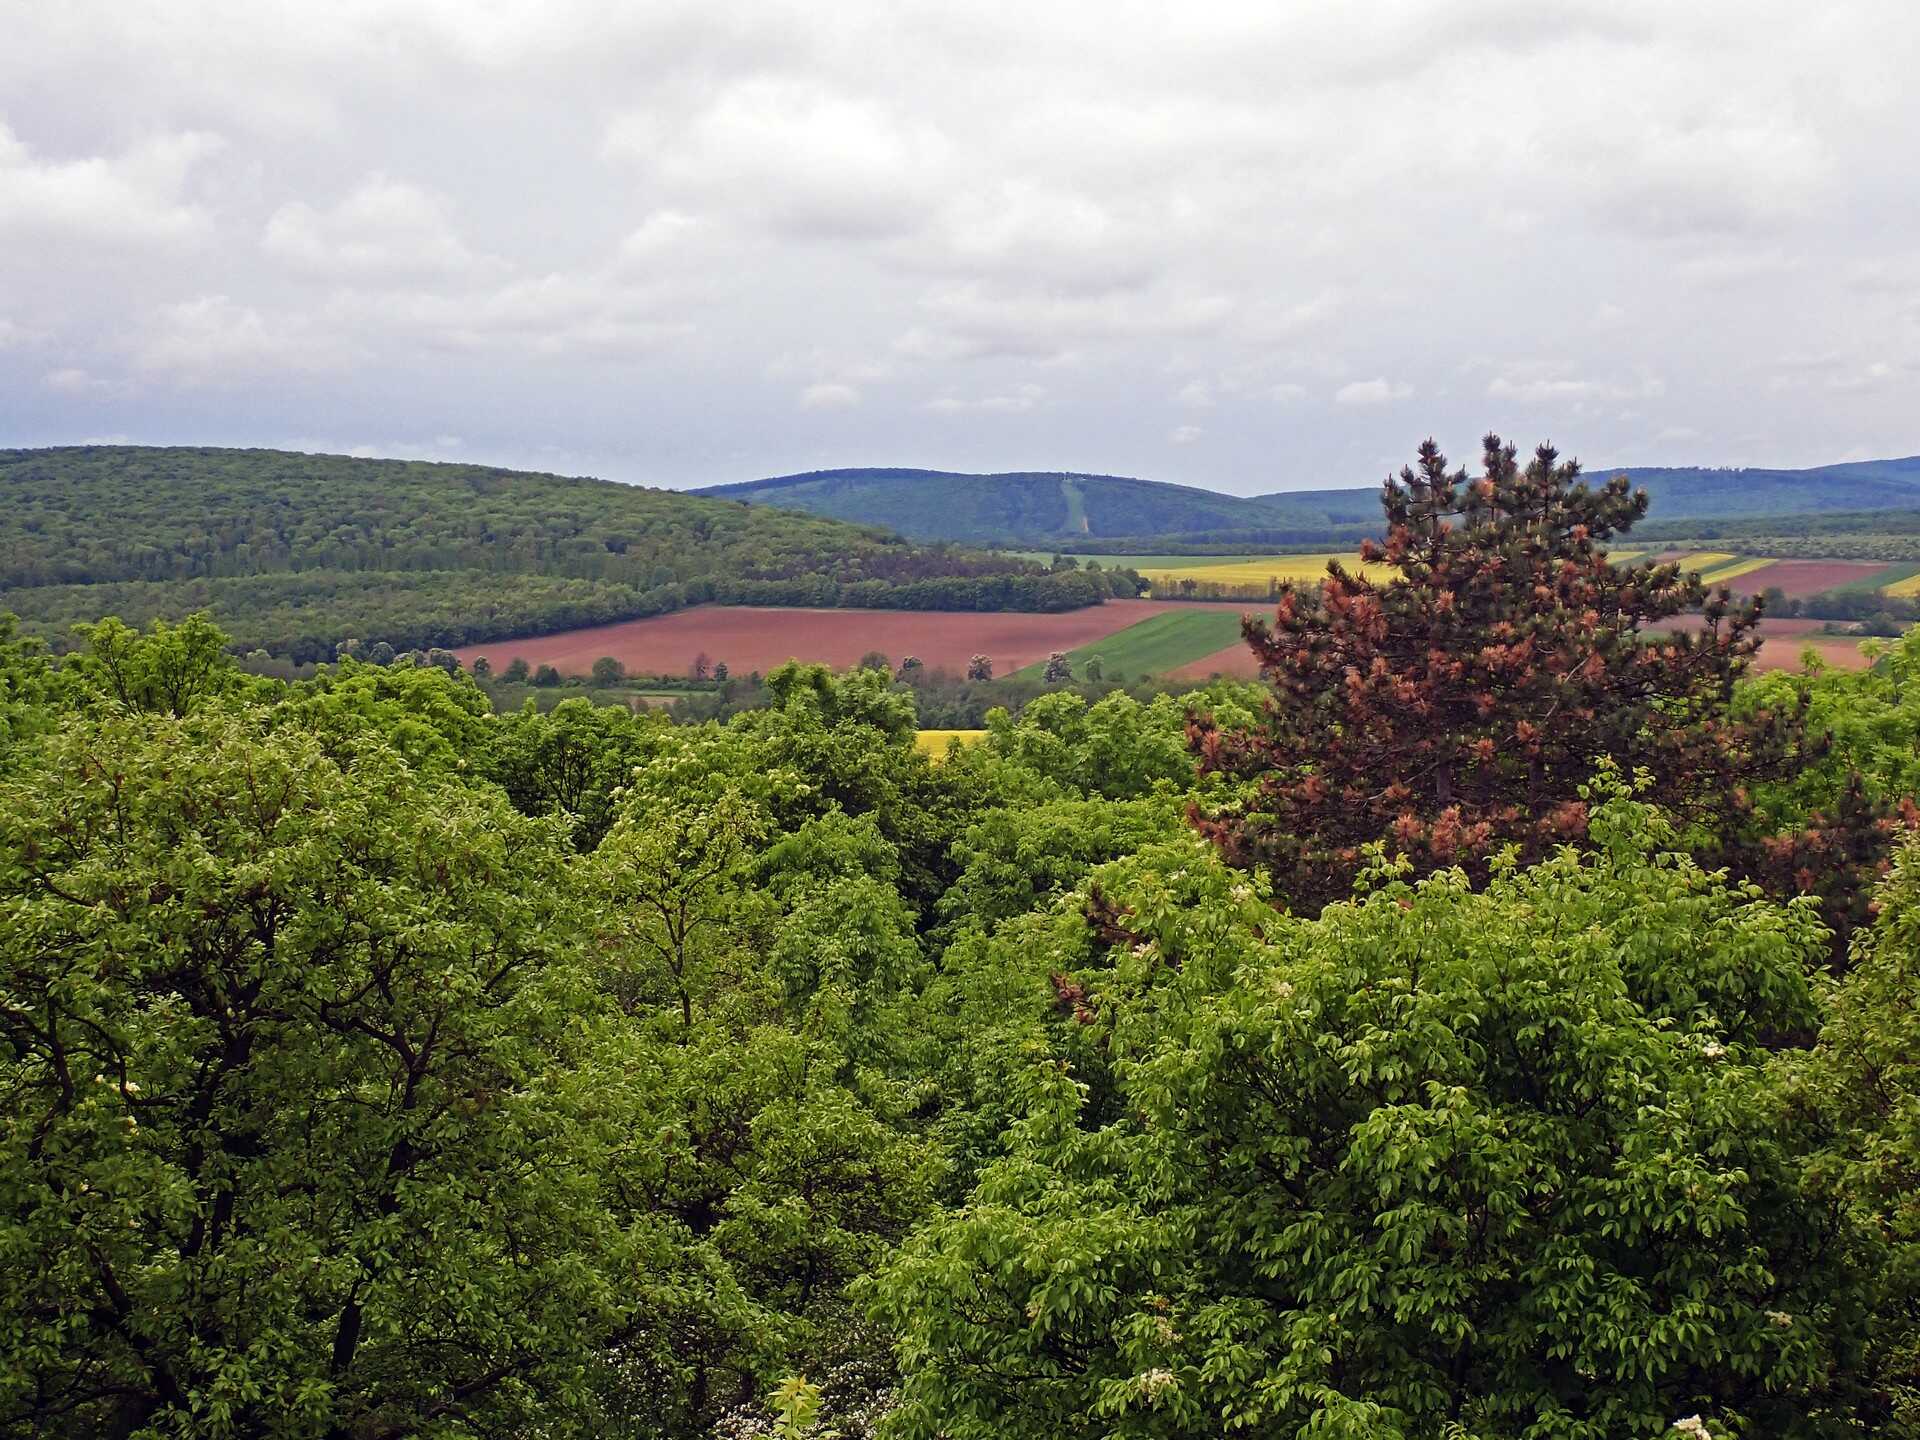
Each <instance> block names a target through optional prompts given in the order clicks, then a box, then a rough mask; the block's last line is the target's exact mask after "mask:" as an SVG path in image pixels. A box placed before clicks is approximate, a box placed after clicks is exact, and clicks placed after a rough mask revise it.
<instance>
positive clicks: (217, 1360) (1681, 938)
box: [0, 440, 1920, 1440]
mask: <svg viewBox="0 0 1920 1440" xmlns="http://www.w3.org/2000/svg"><path fill="white" fill-rule="evenodd" d="M1578 478H1579V477H1578V475H1577V472H1576V471H1575V469H1574V467H1572V466H1569V465H1567V464H1564V463H1562V462H1561V461H1560V460H1559V459H1558V457H1557V456H1556V455H1554V454H1553V452H1552V451H1550V450H1546V449H1543V450H1541V451H1540V452H1538V453H1537V454H1536V455H1535V456H1534V457H1533V458H1532V459H1531V461H1530V462H1527V463H1524V464H1523V463H1522V462H1521V461H1520V460H1519V458H1518V457H1517V455H1516V454H1515V453H1514V451H1513V450H1512V449H1511V448H1510V447H1505V446H1502V445H1500V444H1499V442H1498V441H1497V440H1490V441H1489V444H1488V448H1487V453H1486V455H1485V457H1484V461H1483V464H1482V466H1481V467H1480V468H1479V471H1478V473H1475V474H1472V475H1469V474H1467V473H1464V472H1461V471H1450V470H1449V469H1448V467H1447V465H1446V462H1445V461H1444V459H1443V458H1442V457H1441V456H1440V455H1439V454H1438V452H1437V451H1435V450H1433V449H1432V448H1431V447H1428V449H1427V450H1425V451H1424V452H1423V453H1422V456H1421V459H1420V463H1419V466H1418V468H1417V469H1410V470H1408V471H1406V472H1404V484H1403V486H1402V488H1401V490H1400V491H1399V492H1398V495H1397V497H1390V498H1389V502H1388V506H1387V512H1386V514H1385V515H1384V517H1383V523H1382V525H1381V527H1380V528H1381V530H1382V533H1383V537H1384V538H1383V539H1382V540H1381V541H1380V542H1379V543H1378V544H1377V545H1374V546H1371V547H1369V550H1368V552H1367V556H1366V559H1367V561H1368V562H1369V569H1368V571H1367V572H1365V573H1359V574H1355V573H1347V572H1344V571H1336V572H1335V573H1334V574H1333V575H1332V576H1330V578H1329V579H1328V581H1327V583H1326V584H1325V585H1324V586H1322V587H1319V588H1296V587H1294V586H1292V585H1287V586H1283V587H1281V589H1280V591H1279V594H1278V597H1277V600H1276V603H1275V605H1274V606H1273V609H1272V614H1271V619H1270V620H1269V621H1260V622H1254V623H1251V624H1249V626H1248V628H1247V633H1246V638H1247V640H1248V643H1249V644H1250V645H1251V646H1252V647H1253V648H1254V650H1255V651H1256V652H1257V653H1258V654H1259V656H1260V657H1261V659H1262V660H1263V661H1264V662H1265V663H1266V683H1265V684H1263V685H1257V686H1256V685H1239V684H1231V683H1220V684H1215V685H1212V686H1209V687H1206V688H1204V689H1200V690H1196V691H1195V692H1193V693H1192V694H1189V695H1186V696H1184V697H1180V698H1177V699H1176V698H1175V697H1172V696H1161V697H1158V698H1157V699H1154V700H1152V701H1151V702H1148V703H1141V702H1139V701H1137V700H1134V699H1131V698H1129V697H1128V696H1126V695H1125V694H1119V693H1116V694H1113V695H1109V696H1108V697H1106V698H1104V699H1102V700H1100V701H1099V702H1098V703H1096V704H1091V705H1089V704H1088V703H1087V702H1086V701H1085V700H1083V699H1082V698H1080V697H1078V696H1075V695H1071V694H1064V693H1062V694H1052V695H1046V696H1043V697H1041V698H1040V699H1038V700H1036V701H1034V702H1033V703H1032V704H1030V705H1029V706H1028V707H1027V708H1026V709H1025V711H1024V712H1023V713H1022V714H1021V715H1020V716H1018V717H1017V718H1016V717H1013V716H1010V715H1008V714H1007V713H1005V712H1004V711H1001V712H998V713H995V714H993V715H992V716H990V717H989V720H988V724H987V727H986V734H985V735H984V736H982V737H980V738H979V739H978V740H977V742H976V743H973V744H971V745H967V746H965V747H956V748H954V749H953V750H951V751H950V752H948V753H946V754H944V755H942V756H937V757H929V756H928V755H927V754H925V753H923V752H922V750H921V749H920V748H919V746H918V745H917V744H916V739H917V736H916V727H917V722H918V717H917V716H916V714H915V711H914V703H915V702H914V691H913V689H912V687H911V686H910V685H909V684H907V683H906V682H904V681H902V680H898V679H896V678H895V677H894V675H892V674H891V673H890V672H889V671H888V670H886V669H882V668H876V667H870V666H863V667H861V668H857V669H854V670H851V671H848V672H846V673H844V674H838V675H836V674H832V673H829V672H828V671H826V670H825V669H823V668H821V667H818V666H806V665H797V664H795V665H788V666H785V667H782V668H781V669H779V670H777V671H775V672H774V673H772V674H770V675H769V676H767V677H766V683H765V689H766V695H767V704H766V705H765V706H764V707H763V708H760V709H756V710H752V711H748V712H745V713H741V714H737V715H734V716H732V717H731V718H729V719H727V720H725V721H724V722H718V721H715V722H707V723H699V724H684V725H674V724H672V723H669V721H668V720H667V719H666V717H665V716H663V715H660V714H658V713H645V712H643V713H638V714H636V713H632V712H629V711H627V710H624V709H617V708H611V707H607V708H596V707H595V706H593V705H592V704H590V703H589V702H588V701H586V700H585V699H572V700H568V701H566V702H564V703H562V704H560V705H559V706H558V707H556V708H554V709H553V710H552V711H550V712H547V713H542V712H540V711H539V710H537V709H536V708H533V707H531V706H529V707H528V708H526V709H524V710H521V711H518V712H515V713H511V714H505V715H500V714H495V713H494V712H493V711H492V709H491V707H490V706H489V704H488V702H487V700H486V697H485V696H484V695H483V694H482V693H481V691H480V690H479V689H478V688H477V687H476V686H475V685H474V684H473V682H472V681H471V680H470V679H469V678H467V677H465V676H463V675H459V674H454V673H449V672H447V671H446V670H443V669H441V668H439V667H435V666H426V667H422V668H415V667H412V666H399V665H392V666H386V667H379V666H373V665H363V664H360V663H358V662H356V661H354V660H352V659H348V660H345V661H343V662H342V663H341V664H339V665H338V666H330V667H326V668H324V669H323V670H321V672H320V673H319V674H318V675H317V676H316V677H315V678H313V679H311V680H305V681H301V682H297V683H290V684H289V683H282V682H279V681H274V680H268V679H264V678H260V677H255V676H250V675H247V674H244V673H242V672H241V671H240V670H239V669H238V668H237V667H236V665H235V662H234V661H233V660H232V658H231V657H230V656H228V655H227V654H226V652H225V646H224V643H223V637H222V636H221V635H220V634H219V633H218V631H217V630H215V629H214V628H213V627H211V626H210V625H208V624H207V623H206V622H205V621H203V620H194V621H189V622H188V623H186V624H184V625H181V626H178V627H171V626H164V625H163V626H156V627H154V628H153V629H151V630H150V631H149V632H147V633H145V634H136V633H134V632H133V631H131V630H129V629H128V628H126V627H125V626H122V625H120V624H118V623H115V622H105V623H102V624H100V625H98V626H95V627H92V628H91V629H90V630H88V631H87V632H86V633H85V634H83V635H82V636H81V637H80V641H81V643H80V644H79V646H78V647H77V648H76V649H75V650H73V651H72V652H71V653H69V654H67V655H65V656H63V657H59V658H58V659H57V660H54V659H49V658H48V657H47V656H45V655H44V654H42V653H39V651H38V650H37V649H36V648H35V647H34V646H33V645H32V644H30V643H27V642H25V641H23V640H21V639H20V638H19V637H18V636H17V635H16V634H14V633H13V632H12V630H11V628H10V627H9V626H8V625H6V624H4V623H0V1038H4V1040H5V1044H4V1046H0V1193H3V1194H4V1199H5V1203H4V1205H0V1316H4V1317H5V1320H4V1323H0V1433H4V1434H6V1435H9V1436H12V1435H18V1436H21V1437H23V1440H68V1437H78V1436H89V1437H91V1436H104V1437H115V1440H136V1437H137V1440H148V1437H155V1440H157V1437H160V1436H195V1437H198V1436H207V1437H213V1436H231V1437H249V1440H252V1437H260V1440H266V1437H278V1436H314V1437H368V1440H371V1437H393V1440H400V1437H422V1440H427V1437H447V1440H452V1437H460V1436H470V1435H471V1436H497V1437H500V1440H509V1437H513V1440H518V1437H532V1436H550V1437H554V1440H586V1437H594V1440H605V1437H612V1440H1060V1437H1076V1440H1106V1437H1119V1440H1203V1437H1214V1436H1219V1435H1222V1434H1236V1433H1245V1434H1247V1435H1253V1436H1287V1437H1292V1436H1328V1437H1339V1440H1465V1437H1475V1440H1548V1437H1553V1440H1613V1437H1646V1440H1655V1437H1659V1436H1664V1435H1673V1434H1678V1435H1680V1436H1681V1437H1683V1440H1748V1437H1755V1440H1757V1437H1768V1440H1774V1437H1778V1440H1840V1437H1845V1436H1856V1435H1876V1436H1888V1437H1896V1440H1898V1437H1914V1436H1916V1435H1920V1212H1916V1200H1915V1197H1916V1195H1920V1140H1917V1139H1916V1131H1915V1128H1914V1125H1913V1116H1914V1115H1915V1114H1920V1063H1917V1062H1916V1059H1915V1057H1916V1055H1920V1018H1916V1017H1917V1016H1920V1008H1917V1007H1916V996H1920V835H1916V832H1915V827H1916V826H1920V808H1916V806H1915V803H1914V795H1915V789H1916V784H1917V783H1920V759H1917V758H1916V757H1920V633H1914V634H1909V635H1908V636H1907V637H1906V638H1905V639H1903V640H1901V641H1900V642H1899V643H1897V644H1894V645H1889V646H1886V647H1884V648H1883V649H1882V650H1881V651H1880V652H1878V663H1877V664H1876V665H1875V666H1874V667H1873V668H1870V669H1867V670H1864V671H1859V672H1842V671H1837V670H1836V671H1815V672H1812V673H1808V674H1798V675H1796V674H1774V675H1770V676H1767V677H1764V678H1758V679H1756V678H1755V677H1754V676H1752V675H1751V674H1750V673H1749V671H1748V662H1749V661H1750V659H1751V656H1752V654H1753V647H1754V645H1755V644H1756V643H1757V637H1756V634H1755V631H1754V626H1755V623H1756V617H1755V613H1754V609H1753V607H1752V606H1745V607H1741V606H1735V605H1734V604H1732V603H1731V601H1730V600H1729V599H1728V598H1727V597H1726V596H1725V595H1723V594H1711V595H1710V594H1706V593H1705V592H1704V587H1703V586H1702V584H1701V582H1700V581H1699V580H1698V578H1697V577H1696V576H1692V575H1689V574H1688V573H1687V572H1685V571H1683V570H1682V569H1681V568H1680V567H1678V566H1675V565H1670V564H1669V565H1650V566H1639V567H1635V568H1632V569H1624V568H1616V567H1615V566H1614V565H1613V564H1611V563H1610V562H1609V560H1608V558H1607V555H1608V548H1609V546H1610V545H1611V544H1612V543H1613V542H1614V541H1616V540H1618V539H1619V538H1620V535H1621V532H1623V531H1625V530H1627V529H1629V528H1630V527H1631V526H1632V525H1634V524H1635V523H1636V522H1637V521H1638V520H1639V519H1640V517H1641V516H1642V515H1643V514H1644V511H1645V504H1644V501H1643V500H1642V499H1640V498H1638V497H1636V496H1635V495H1634V494H1632V493H1631V490H1630V488H1629V487H1628V486H1627V485H1626V484H1625V483H1624V482H1620V483H1609V484H1605V485H1602V486H1599V487H1597V488H1594V489H1586V488H1580V487H1578V486H1577V484H1576V482H1577V480H1578ZM1696 604H1704V605H1705V607H1706V618H1707V621H1708V623H1707V625H1706V626H1705V628H1703V629H1701V630H1698V631H1696V632H1688V633H1685V634H1667V633H1659V627H1661V626H1662V624H1663V623H1664V622H1666V621H1669V620H1671V619H1672V617H1673V616H1674V615H1675V614H1676V613H1677V612H1678V611H1679V610H1681V609H1682V608H1683V607H1686V606H1690V605H1696Z"/></svg>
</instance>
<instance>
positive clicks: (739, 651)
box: [456, 550, 1920, 679]
mask: <svg viewBox="0 0 1920 1440" xmlns="http://www.w3.org/2000/svg"><path fill="white" fill-rule="evenodd" d="M1089 558H1106V559H1110V560H1112V561H1113V562H1115V563H1119V562H1122V561H1124V562H1127V563H1132V564H1135V565H1137V566H1140V567H1141V573H1142V574H1144V575H1146V576H1147V577H1148V579H1149V580H1150V581H1151V582H1152V583H1153V585H1154V586H1155V587H1156V590H1157V591H1158V592H1159V593H1160V594H1161V595H1163V596H1164V595H1166V594H1168V593H1178V592H1177V590H1176V588H1175V587H1177V586H1179V585H1180V583H1181V581H1183V580H1193V581H1195V582H1199V583H1214V584H1222V585H1227V586H1231V587H1233V588H1235V589H1241V590H1250V591H1263V590H1264V589H1265V588H1266V587H1267V585H1268V584H1269V583H1270V582H1271V581H1273V580H1292V581H1296V582H1297V581H1310V580H1314V579H1317V578H1319V577H1320V576H1321V575H1323V574H1324V573H1325V571H1326V566H1327V562H1328V561H1330V560H1336V559H1337V560H1339V561H1341V562H1342V563H1343V564H1346V565H1349V566H1350V567H1352V568H1355V569H1359V570H1362V572H1363V573H1366V574H1368V575H1369V576H1370V577H1371V578H1385V577H1386V576H1387V575H1388V574H1390V573H1391V572H1390V571H1389V570H1388V569H1387V567H1385V566H1365V567H1362V566H1361V565H1360V562H1359V557H1358V555H1357V554H1353V553H1351V552H1349V553H1345V554H1336V553H1332V552H1325V553H1319V554H1312V555H1200V556H1112V557H1089ZM1614 558H1615V559H1617V560H1627V559H1634V558H1645V559H1648V560H1657V561H1661V562H1666V561H1671V560H1678V561H1680V562H1681V563H1683V564H1685V565H1686V566H1687V567H1688V568H1689V569H1693V570H1697V571H1699V572H1700V574H1701V576H1702V578H1703V579H1705V580H1706V581H1707V582H1708V583H1709V584H1714V585H1726V586H1728V587H1729V588H1731V589H1732V590H1733V591H1735V592H1736V593H1737V594H1741V595H1752V594H1758V593H1759V592H1761V591H1764V590H1768V589H1776V588H1777V589H1779V590H1781V591H1783V592H1785V593H1786V594H1787V595H1788V596H1791V597H1796V598H1800V597H1806V596H1812V595H1819V594H1823V593H1825V592H1827V591H1832V590H1840V589H1845V590H1852V591H1856V592H1858V591H1871V590H1881V591H1884V592H1885V593H1886V594H1889V595H1902V596H1920V564H1912V563H1899V564H1886V563H1883V562H1876V561H1858V560H1775V559H1771V558H1768V557H1766V556H1753V555H1740V554H1738V553H1735V552H1732V551H1717V550H1695V551H1674V550H1669V551H1664V552H1635V551H1626V550H1622V551H1615V552H1614ZM1168 561H1177V562H1179V563H1178V564H1177V565H1167V564H1165V563H1164V562H1168ZM1151 562H1163V563H1161V564H1160V565H1159V566H1158V567H1157V568H1156V567H1155V566H1154V565H1153V564H1152V563H1151ZM1261 603H1262V602H1261V601H1259V600H1220V601H1181V600H1169V599H1164V598H1156V599H1147V600H1109V601H1108V602H1106V603H1105V604H1104V605H1097V606H1092V607H1089V608H1087V609H1084V610H1072V611H1066V612H1064V613H1061V614H1054V615H1039V614H1031V613H1010V612H976V611H917V610H829V609H786V608H776V607H767V606H713V605H706V606H699V607H696V608H694V609H691V610H682V611H678V612H676V613H674V614H671V615H661V616H655V617H653V618H651V619H646V620H629V621H624V622H622V623H620V624H615V625H599V626H594V627H592V628H589V629H583V630H572V631H566V632H562V633H560V634H555V635H542V636H534V637H529V638H526V639H523V640H506V641H496V642H493V643H491V644H485V645H470V646H467V647H465V648H463V649H461V650H459V651H458V652H456V653H458V654H459V656H460V658H461V661H462V662H463V663H468V664H470V663H471V662H472V661H473V660H474V659H476V658H477V657H479V656H481V655H485V656H486V657H487V659H488V660H489V661H490V662H491V663H492V664H493V666H494V668H495V669H496V670H498V669H500V668H501V667H502V666H504V665H505V664H506V663H507V662H509V661H511V660H513V659H515V658H516V657H517V658H521V659H524V660H526V662H527V663H528V664H529V665H534V666H538V665H552V666H554V667H555V668H556V669H558V670H559V671H560V672H561V673H562V674H572V675H579V674H585V673H586V672H587V671H588V670H590V669H591V668H592V666H593V662H594V661H595V660H597V659H599V658H600V657H601V656H603V655H610V656H612V657H613V658H614V659H616V660H619V661H620V662H621V663H622V664H624V665H625V666H626V667H627V669H628V670H629V671H630V672H632V673H634V674H637V675H648V674H652V675H679V674H685V673H686V672H687V671H688V670H689V669H690V668H691V667H692V666H693V664H694V661H695V659H696V657H699V656H702V655H704V656H705V657H706V659H707V662H708V664H709V665H712V664H715V663H724V664H725V665H727V666H728V667H729V668H730V669H731V670H732V671H733V672H734V673H736V674H741V675H744V674H747V673H749V672H751V671H756V670H757V671H762V672H764V671H767V670H770V669H772V668H773V667H774V666H776V665H779V664H781V663H783V662H784V661H787V660H790V659H799V660H813V661H820V662H823V663H825V664H829V665H833V666H835V667H838V668H845V667H847V666H850V665H853V664H856V663H857V662H858V661H859V660H860V659H861V658H862V657H863V656H865V655H868V654H870V653H873V652H875V651H878V652H879V653H881V654H883V655H885V656H887V657H888V658H889V659H890V660H892V661H894V662H896V663H897V662H898V661H900V660H901V659H903V658H905V657H906V656H908V655H916V656H918V657H919V658H920V659H921V661H922V662H923V663H925V664H926V665H927V666H928V667H929V668H932V669H946V670H952V671H963V670H964V669H965V668H966V665H967V662H968V660H969V659H970V658H971V657H972V656H974V655H976V654H980V655H985V656H987V657H988V658H989V659H991V660H992V662H993V669H994V674H996V675H999V676H1007V675H1011V674H1014V673H1016V672H1026V673H1030V674H1034V675H1037V674H1038V673H1039V667H1040V666H1041V665H1042V664H1044V662H1045V661H1046V658H1047V656H1048V655H1050V654H1051V653H1052V652H1054V651H1056V650H1059V651H1064V652H1065V653H1066V654H1067V656H1068V659H1069V661H1070V662H1071V663H1072V665H1073V667H1074V672H1075V674H1084V673H1085V666H1086V664H1087V662H1088V661H1089V660H1091V659H1092V658H1093V657H1095V656H1098V657H1099V659H1100V663H1101V666H1102V668H1103V670H1104V672H1105V673H1106V674H1107V675H1108V676H1116V675H1117V676H1125V677H1126V678H1128V679H1133V678H1137V677H1139V676H1142V675H1172V676H1175V677H1178V678H1182V679H1205V678H1207V677H1208V676H1210V675H1212V674H1215V673H1219V674H1226V675H1235V676H1251V675H1252V674H1253V673H1254V672H1253V661H1252V657H1251V656H1250V655H1248V654H1247V652H1246V649H1245V647H1244V646H1243V645H1242V644H1241V643H1240V616H1241V614H1242V613H1243V611H1245V610H1248V609H1253V610H1258V609H1259V608H1260V606H1261ZM1817 630H1818V622H1814V621H1794V620H1769V621H1767V622H1766V630H1765V632H1764V633H1765V634H1766V636H1767V643H1766V644H1765V646H1764V647H1763V648H1762V650H1761V653H1760V657H1759V663H1760V665H1761V666H1762V667H1763V668H1780V667H1791V666H1796V665H1798V663H1799V658H1800V651H1801V649H1802V648H1803V647H1804V646H1807V645H1811V646H1812V647H1813V648H1814V649H1815V650H1816V651H1817V652H1819V653H1820V654H1821V655H1822V656H1823V657H1824V658H1825V659H1826V660H1827V663H1829V664H1833V665H1848V666H1852V665H1857V664H1859V663H1861V661H1860V657H1859V651H1858V646H1857V645H1856V643H1855V642H1854V641H1853V640H1851V639H1848V638H1846V637H1837V636H1827V635H1820V634H1818V633H1815V632H1817Z"/></svg>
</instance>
